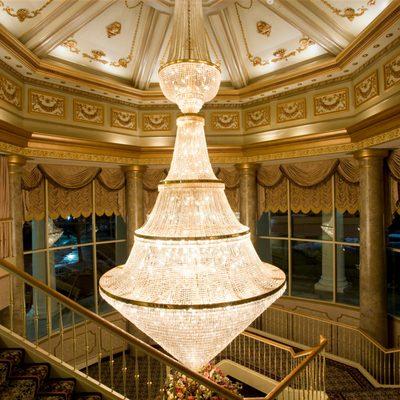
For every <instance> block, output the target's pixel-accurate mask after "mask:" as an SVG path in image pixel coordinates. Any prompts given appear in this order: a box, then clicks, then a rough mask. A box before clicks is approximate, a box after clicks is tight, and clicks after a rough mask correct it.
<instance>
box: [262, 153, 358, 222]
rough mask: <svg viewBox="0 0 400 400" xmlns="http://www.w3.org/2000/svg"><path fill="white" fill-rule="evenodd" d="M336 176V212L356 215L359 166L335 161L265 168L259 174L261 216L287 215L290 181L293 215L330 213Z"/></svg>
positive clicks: (349, 161)
mask: <svg viewBox="0 0 400 400" xmlns="http://www.w3.org/2000/svg"><path fill="white" fill-rule="evenodd" d="M332 176H334V177H335V203H336V209H337V210H338V211H339V212H342V213H343V212H346V211H347V212H349V213H351V214H354V213H355V212H357V211H358V209H359V204H358V199H359V168H358V162H357V161H356V160H354V159H340V160H338V159H334V160H324V161H313V162H302V163H293V164H281V165H268V166H263V167H261V168H260V169H259V170H258V174H257V182H258V185H259V186H258V201H259V207H258V211H259V215H261V213H262V212H264V211H270V212H274V213H276V212H287V210H288V190H287V189H288V181H289V182H290V205H291V211H293V212H295V213H299V212H303V213H309V212H313V213H319V212H321V211H322V212H330V211H331V210H332V206H333V205H332V199H333V193H332V190H333V187H332V180H331V178H332Z"/></svg>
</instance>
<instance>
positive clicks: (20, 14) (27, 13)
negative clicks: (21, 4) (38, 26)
mask: <svg viewBox="0 0 400 400" xmlns="http://www.w3.org/2000/svg"><path fill="white" fill-rule="evenodd" d="M52 2H53V0H47V1H46V2H45V3H44V4H43V5H42V6H41V7H39V8H38V9H36V10H32V11H31V10H28V9H27V8H19V9H18V10H17V11H15V10H14V9H13V8H12V7H7V6H5V5H4V2H3V1H0V7H3V10H4V11H5V12H6V13H7V14H8V15H9V16H10V17H15V18H18V21H19V22H24V21H25V20H26V19H27V18H28V19H30V18H35V17H36V16H37V15H39V14H40V13H41V12H42V11H43V10H44V9H45V8H46V7H47V6H48V5H49V4H50V3H52Z"/></svg>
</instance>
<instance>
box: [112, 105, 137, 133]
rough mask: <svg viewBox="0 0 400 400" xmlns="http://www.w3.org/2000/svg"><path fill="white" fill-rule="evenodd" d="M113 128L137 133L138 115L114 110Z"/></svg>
mask: <svg viewBox="0 0 400 400" xmlns="http://www.w3.org/2000/svg"><path fill="white" fill-rule="evenodd" d="M111 126H113V127H115V128H124V129H130V130H133V131H135V130H136V129H137V123H136V113H135V112H133V111H126V110H121V109H118V108H112V109H111Z"/></svg>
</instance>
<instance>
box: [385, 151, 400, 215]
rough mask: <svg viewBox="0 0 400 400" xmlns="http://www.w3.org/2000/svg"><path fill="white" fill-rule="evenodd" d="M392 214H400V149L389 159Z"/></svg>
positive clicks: (392, 153) (391, 154) (393, 152)
mask: <svg viewBox="0 0 400 400" xmlns="http://www.w3.org/2000/svg"><path fill="white" fill-rule="evenodd" d="M387 166H388V168H389V172H390V176H389V193H390V209H391V214H392V215H394V214H395V213H397V214H400V149H397V150H393V151H392V152H391V153H390V155H389V157H388V159H387Z"/></svg>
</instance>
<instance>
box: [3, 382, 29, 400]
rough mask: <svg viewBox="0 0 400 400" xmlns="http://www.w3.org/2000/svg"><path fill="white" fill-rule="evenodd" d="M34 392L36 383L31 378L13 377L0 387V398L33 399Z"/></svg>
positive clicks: (14, 399)
mask: <svg viewBox="0 0 400 400" xmlns="http://www.w3.org/2000/svg"><path fill="white" fill-rule="evenodd" d="M36 393H37V384H36V382H35V381H34V380H33V379H30V378H26V379H24V378H21V379H13V380H11V381H9V382H8V383H7V384H6V386H4V387H2V388H1V389H0V400H11V399H12V400H34V399H35V397H36Z"/></svg>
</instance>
